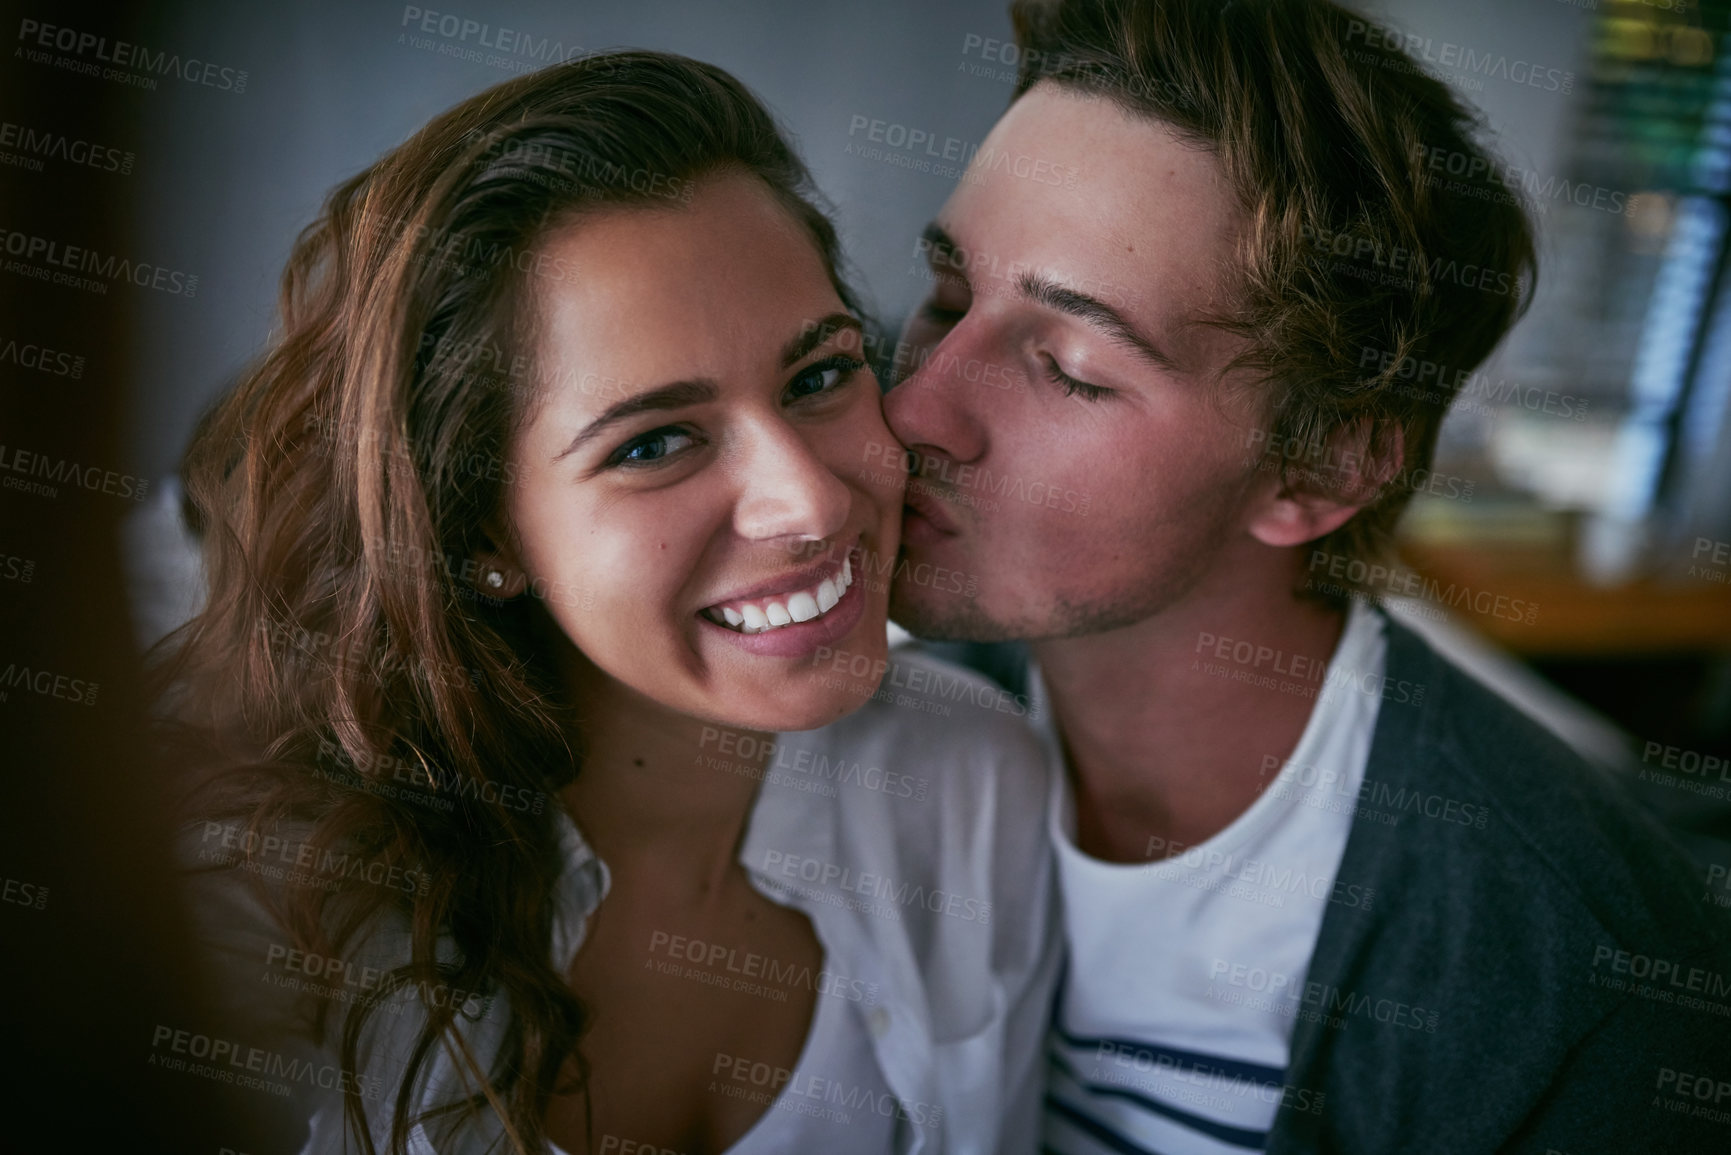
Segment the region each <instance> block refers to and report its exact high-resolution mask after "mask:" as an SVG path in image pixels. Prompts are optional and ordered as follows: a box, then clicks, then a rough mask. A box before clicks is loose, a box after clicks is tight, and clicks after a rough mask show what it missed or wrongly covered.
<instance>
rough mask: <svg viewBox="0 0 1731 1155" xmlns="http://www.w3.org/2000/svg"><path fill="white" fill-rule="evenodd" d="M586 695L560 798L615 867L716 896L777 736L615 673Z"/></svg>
mask: <svg viewBox="0 0 1731 1155" xmlns="http://www.w3.org/2000/svg"><path fill="white" fill-rule="evenodd" d="M584 681H585V682H586V683H588V684H586V685H585V686H584V687H583V689H582V690H581V691H580V692H579V693H578V696H577V701H578V702H579V703H580V706H579V710H580V717H579V720H578V723H577V726H578V730H579V733H578V734H576V735H575V738H576V746H577V749H578V750H579V751H580V752H581V759H582V764H581V768H580V769H579V771H578V774H577V777H576V779H575V780H574V781H572V782H571V783H570V785H568V786H566V787H565V788H564V789H563V790H562V791H561V792H560V796H561V798H562V799H563V801H564V803H565V805H566V807H567V808H568V809H569V810H570V812H571V815H572V817H573V818H574V819H575V820H576V822H577V825H578V828H579V829H580V830H582V832H583V836H584V837H585V838H586V839H587V840H588V841H589V844H590V845H591V846H592V847H594V849H595V852H596V854H598V855H599V856H600V857H601V859H602V860H603V861H605V862H606V863H607V864H608V867H609V868H610V869H611V870H613V871H615V872H618V871H620V870H625V871H635V870H652V871H654V872H655V873H656V874H657V875H661V876H663V877H665V878H666V879H667V880H668V881H669V882H670V883H673V884H674V885H676V886H679V887H680V888H681V889H683V888H684V887H685V886H690V887H692V888H694V890H693V893H694V894H695V893H710V894H713V893H716V892H717V891H718V890H719V888H720V883H721V880H722V879H723V878H724V877H725V876H726V875H727V874H728V872H729V871H730V870H731V869H732V868H733V866H734V863H735V862H736V860H737V856H738V852H739V843H740V840H741V838H742V837H743V835H744V832H745V826H746V822H747V820H748V818H749V817H750V814H751V808H752V804H753V802H754V801H755V800H756V797H757V790H758V785H759V783H760V782H761V781H762V779H763V776H764V773H765V768H766V767H767V766H768V764H769V757H770V752H771V751H772V749H773V746H774V741H775V738H774V735H772V734H766V733H763V732H760V731H754V730H737V729H733V728H731V727H723V726H716V725H713V724H711V723H707V722H703V721H701V720H699V719H697V718H693V717H690V716H689V715H685V714H680V713H676V712H674V711H672V710H668V709H666V708H665V707H663V706H661V705H659V704H658V703H656V702H654V701H651V700H650V699H648V698H646V697H644V696H643V695H641V694H639V693H637V692H636V691H634V690H632V689H630V688H629V687H626V686H624V685H622V684H620V683H618V682H616V681H613V680H612V679H611V678H606V677H605V676H602V677H600V678H596V679H593V680H591V679H584Z"/></svg>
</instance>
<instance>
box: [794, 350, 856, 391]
mask: <svg viewBox="0 0 1731 1155" xmlns="http://www.w3.org/2000/svg"><path fill="white" fill-rule="evenodd" d="M864 368H865V362H864V361H861V360H860V359H859V358H857V357H849V356H846V355H845V354H837V355H836V356H834V357H829V358H826V359H825V360H822V361H819V362H817V363H816V364H815V365H808V366H806V367H805V369H804V370H803V371H802V372H801V373H800V375H799V376H798V377H795V378H794V379H793V380H792V381H789V382H788V384H787V396H788V400H790V401H798V400H799V399H800V398H802V397H815V396H817V395H818V394H819V393H828V392H829V391H830V390H832V389H835V388H837V387H838V386H840V385H844V384H846V383H847V381H848V380H849V378H851V377H852V376H853V375H854V374H855V373H857V372H859V371H860V370H861V369H864Z"/></svg>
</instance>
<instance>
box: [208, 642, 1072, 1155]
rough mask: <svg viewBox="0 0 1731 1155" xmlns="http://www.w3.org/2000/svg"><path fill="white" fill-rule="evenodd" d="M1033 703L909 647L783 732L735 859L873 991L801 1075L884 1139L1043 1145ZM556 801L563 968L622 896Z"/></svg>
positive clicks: (837, 966)
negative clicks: (828, 1069) (833, 1050)
mask: <svg viewBox="0 0 1731 1155" xmlns="http://www.w3.org/2000/svg"><path fill="white" fill-rule="evenodd" d="M1025 703H1026V699H1016V698H1012V697H1011V696H1010V695H1009V694H1007V693H1005V692H1003V691H1001V690H999V689H998V688H997V687H996V686H994V685H992V684H991V683H989V682H987V681H986V680H985V679H983V678H980V677H979V676H977V675H975V674H972V673H969V672H966V671H963V670H961V669H959V668H956V667H952V666H948V665H946V664H943V663H940V662H937V661H935V660H933V659H931V658H928V657H925V656H922V655H918V654H914V653H911V652H908V651H897V652H896V653H895V655H894V656H893V657H892V661H891V663H890V667H889V669H888V671H887V672H886V674H885V676H884V680H883V682H882V684H881V686H880V688H879V690H878V692H877V694H876V695H875V696H874V699H873V700H872V701H870V702H868V703H867V704H866V706H865V707H863V708H862V709H860V710H859V711H857V712H856V713H854V714H852V715H850V716H849V717H847V718H844V719H842V720H840V721H838V722H835V723H833V724H831V725H829V726H826V727H824V728H822V729H820V730H814V731H808V732H803V733H790V734H784V735H781V736H780V737H779V738H778V740H777V743H776V747H775V752H774V755H773V757H772V758H771V760H770V763H769V765H768V767H767V769H766V770H765V771H764V772H762V778H763V783H762V786H761V788H760V790H759V793H758V797H757V800H756V803H755V805H754V807H753V810H752V814H751V818H750V822H749V826H748V829H747V832H746V837H745V839H744V840H743V842H742V845H741V851H740V862H741V864H742V865H743V866H744V867H745V868H746V870H747V873H748V876H749V878H750V880H751V883H752V885H753V886H754V887H756V888H757V889H758V890H759V891H760V892H762V893H763V894H764V895H766V896H767V897H769V898H771V899H772V900H774V901H777V902H781V903H784V904H785V905H788V906H790V907H792V908H794V909H797V910H800V911H802V912H803V913H805V914H806V915H807V916H808V917H809V918H810V919H811V921H812V923H813V926H814V929H815V930H816V932H817V936H818V938H819V940H820V942H821V943H822V944H823V947H824V950H825V970H826V972H829V973H830V974H832V975H836V976H842V977H843V978H845V981H846V982H847V983H848V984H849V991H850V992H859V993H861V997H860V998H859V999H852V998H851V997H850V998H848V999H847V1000H846V1001H848V1002H850V1004H851V1003H857V1004H858V1005H850V1006H849V1007H848V1008H847V1009H848V1010H849V1011H851V1012H852V1013H851V1014H850V1015H848V1016H846V1017H844V1018H843V1019H841V1020H840V1021H838V1022H832V1023H830V1024H828V1028H826V1029H829V1028H833V1029H835V1030H838V1031H840V1032H843V1033H844V1034H843V1036H842V1041H841V1044H840V1045H839V1047H838V1048H837V1052H838V1053H844V1054H852V1055H853V1056H854V1058H853V1059H850V1060H848V1062H849V1063H851V1064H853V1065H854V1067H855V1071H854V1073H853V1074H852V1075H849V1076H847V1077H845V1078H842V1079H837V1080H835V1083H836V1084H837V1085H836V1086H835V1087H833V1088H832V1087H830V1086H828V1085H825V1084H819V1083H815V1082H814V1081H813V1080H811V1079H807V1080H806V1082H805V1083H804V1088H805V1089H804V1090H803V1091H801V1090H800V1088H799V1087H798V1086H795V1087H794V1088H793V1093H803V1094H805V1095H806V1096H807V1097H810V1098H812V1099H813V1100H814V1101H815V1102H817V1103H818V1104H820V1105H828V1106H831V1107H834V1106H836V1102H837V1098H836V1097H837V1096H839V1097H841V1098H843V1099H845V1100H846V1105H847V1109H848V1110H850V1111H852V1112H856V1113H857V1112H859V1111H863V1110H868V1109H869V1110H871V1111H873V1112H875V1113H876V1114H878V1115H879V1116H881V1117H883V1118H884V1119H887V1120H889V1121H890V1123H891V1124H892V1127H891V1128H890V1130H891V1132H892V1142H891V1145H890V1146H888V1147H886V1148H884V1150H886V1151H888V1150H893V1151H896V1152H903V1153H909V1155H912V1153H920V1155H930V1153H936V1152H946V1153H949V1152H954V1153H977V1155H998V1153H1001V1152H1009V1153H1020V1152H1030V1153H1031V1152H1033V1151H1035V1150H1036V1149H1037V1147H1038V1139H1039V1111H1040V1099H1041V1093H1042V1089H1043V1086H1044V1077H1045V1075H1044V1059H1043V1056H1042V1044H1043V1040H1044V1037H1045V1029H1046V1019H1047V1013H1048V1010H1049V1005H1050V998H1051V992H1052V987H1053V983H1054V982H1055V981H1056V977H1057V970H1058V962H1059V958H1060V953H1061V940H1060V939H1059V937H1058V935H1057V927H1056V925H1055V921H1054V919H1055V916H1056V910H1055V906H1054V904H1055V901H1056V895H1055V886H1054V883H1053V879H1052V867H1051V859H1050V847H1049V845H1048V843H1047V841H1046V831H1045V807H1046V802H1047V797H1048V769H1047V766H1046V763H1045V759H1044V755H1043V753H1042V751H1041V749H1040V746H1039V743H1038V739H1037V738H1036V737H1035V735H1034V734H1033V732H1032V731H1031V730H1030V729H1029V728H1028V727H1027V726H1026V725H1024V724H1023V722H1022V718H1023V717H1024V716H1025V714H1026V707H1025ZM701 756H704V755H702V754H700V757H701ZM715 757H716V759H717V760H718V761H717V762H716V763H715V765H716V766H717V768H718V772H723V771H727V770H728V766H727V765H726V760H727V759H728V758H729V757H730V755H729V754H728V753H727V752H725V751H724V750H722V748H721V743H720V742H719V741H718V742H717V744H716V747H715ZM734 757H736V755H735V756H734ZM734 765H735V767H736V769H734V770H732V771H731V772H744V773H752V771H751V770H750V769H748V768H747V767H748V766H750V765H755V763H754V762H750V761H749V760H747V759H743V758H740V759H737V761H736V762H735V763H734ZM753 776H757V775H756V774H753ZM555 817H556V822H557V824H558V829H559V837H560V847H561V854H562V857H563V859H564V863H565V865H564V869H563V872H562V874H561V876H560V878H559V881H558V883H557V886H556V891H555V893H554V895H553V896H552V901H553V902H554V903H555V904H556V910H555V914H554V919H553V942H552V962H553V964H554V966H555V967H556V968H558V969H559V970H560V971H561V972H563V971H564V970H566V969H567V967H568V965H569V963H570V961H571V959H572V957H573V956H574V955H575V954H576V951H577V950H578V948H579V947H580V946H581V945H582V942H583V935H584V931H585V926H586V923H587V920H588V918H589V915H590V914H592V913H593V912H594V911H595V910H596V908H597V907H598V906H599V905H600V903H601V902H602V900H603V899H604V898H605V896H606V894H607V889H608V874H607V868H606V865H605V864H604V863H603V862H601V860H600V859H598V858H597V857H596V856H595V854H594V853H593V851H592V850H591V849H590V848H589V845H588V843H587V842H586V841H584V839H583V836H582V834H581V832H580V831H579V830H578V828H577V826H576V824H575V823H574V822H573V821H571V819H570V818H569V816H568V815H566V814H565V813H564V811H563V809H562V808H561V809H560V810H559V812H558V813H557V815H556V816H555ZM227 917H230V918H232V917H234V915H233V912H232V910H231V911H230V913H229V915H228V916H227ZM274 933H275V934H276V938H277V941H280V940H281V937H282V936H281V933H280V932H274ZM405 934H406V932H405V930H404V929H403V928H401V927H398V928H396V929H395V930H393V931H390V932H380V933H378V934H376V935H375V936H373V937H372V938H371V939H369V943H368V949H367V953H368V955H370V956H372V957H376V958H379V959H381V960H383V959H386V958H395V959H396V960H397V962H398V963H400V961H402V960H403V959H406V957H407V953H406V949H405V947H404V943H405V942H406V937H405ZM213 937H216V938H218V939H219V940H220V939H223V938H225V937H226V938H227V939H228V949H229V950H230V952H231V954H237V955H238V956H239V959H238V960H237V961H239V962H240V963H241V964H242V965H240V966H238V967H237V971H236V973H237V977H238V978H239V981H240V982H241V983H242V984H243V985H244V984H245V983H246V981H247V979H248V978H249V977H250V978H251V979H252V982H253V983H254V984H255V985H254V986H253V987H252V989H253V990H254V991H257V990H258V987H257V985H256V984H257V981H258V980H257V970H258V965H257V964H258V963H259V962H261V961H263V960H262V959H260V958H257V957H247V955H248V953H249V951H250V952H251V953H253V954H256V952H257V951H258V949H259V947H258V945H257V942H256V941H255V942H254V943H253V944H252V945H251V946H250V947H248V946H245V945H242V944H241V943H240V942H239V940H238V939H237V938H236V937H235V936H234V935H225V933H224V928H223V927H217V928H216V929H215V930H214V932H213ZM249 964H250V967H251V974H250V975H249V974H248V973H247V965H249ZM393 965H395V964H393ZM866 993H869V996H870V1000H871V1001H870V1005H866V998H865V994H866ZM400 997H401V998H402V1000H403V1002H404V1005H403V1006H401V1007H398V1008H395V1010H394V1011H393V1010H392V1009H391V1008H381V1009H380V1010H378V1011H375V1012H374V1014H373V1015H372V1016H371V1018H370V1019H369V1021H368V1036H369V1037H368V1039H367V1040H366V1042H367V1046H366V1047H365V1048H364V1049H363V1059H362V1065H363V1077H364V1078H366V1079H376V1080H378V1085H380V1086H382V1088H383V1090H384V1093H383V1094H382V1096H380V1097H378V1098H376V1099H370V1100H368V1101H367V1109H368V1115H369V1125H370V1127H371V1129H372V1131H373V1134H374V1136H375V1140H376V1141H382V1140H383V1139H384V1138H385V1137H386V1136H388V1134H389V1116H388V1111H389V1108H390V1105H391V1102H392V1100H393V1097H394V1094H395V1088H396V1083H397V1078H396V1075H397V1073H398V1072H400V1070H401V1066H400V1062H401V1057H402V1056H404V1055H406V1054H407V1053H408V1051H409V1049H410V1048H411V1047H412V1045H413V1040H414V1039H415V1037H416V1034H417V1032H418V1030H419V1027H420V1021H421V1020H420V1018H419V1014H418V1011H419V1007H418V1003H416V1002H415V997H416V996H415V995H414V993H413V992H412V991H411V992H407V993H404V994H402V995H401V996H400ZM821 1001H825V1000H824V999H821V998H820V1002H821ZM476 1009H477V1011H478V1018H477V1019H475V1020H474V1021H467V1020H462V1019H460V1020H459V1022H461V1023H463V1028H464V1037H465V1039H466V1040H467V1042H468V1044H469V1046H470V1048H471V1049H472V1050H473V1051H474V1053H475V1054H476V1056H477V1058H478V1059H479V1060H480V1061H481V1063H482V1064H483V1065H486V1064H488V1063H490V1061H491V1057H492V1055H493V1053H494V1051H495V1050H496V1048H497V1046H498V1042H499V1039H500V1038H501V1037H502V1034H503V1032H504V1030H505V1028H506V1026H507V1025H508V1023H509V1008H508V1006H507V1005H506V1002H505V1000H503V999H492V1000H490V1001H485V1002H484V1003H480V1002H478V1003H477V1004H476ZM814 1022H815V1016H814ZM861 1027H863V1029H864V1031H865V1033H866V1034H867V1035H868V1036H869V1056H870V1058H871V1060H872V1061H873V1062H874V1063H875V1068H876V1069H875V1071H874V1070H871V1069H869V1068H864V1067H861V1065H860V1063H859V1060H858V1056H859V1055H860V1054H862V1053H864V1052H861V1051H860V1050H859V1049H858V1048H850V1047H849V1046H848V1045H847V1040H846V1036H845V1032H849V1031H857V1030H858V1029H860V1028H861ZM430 1066H431V1071H430V1075H429V1076H428V1078H427V1079H426V1080H425V1082H424V1085H423V1086H422V1087H420V1088H418V1089H417V1093H416V1095H415V1103H416V1104H417V1107H418V1108H419V1109H420V1110H424V1109H426V1108H428V1107H431V1106H433V1105H435V1104H439V1103H443V1102H449V1101H452V1100H453V1099H456V1098H460V1097H462V1093H461V1092H459V1090H458V1088H459V1087H461V1085H462V1080H461V1078H460V1077H459V1075H458V1072H457V1070H456V1068H455V1067H454V1066H453V1063H452V1059H451V1056H450V1055H449V1053H448V1048H446V1049H442V1050H441V1052H440V1053H439V1054H438V1055H437V1057H436V1058H435V1059H434V1060H433V1061H432V1062H431V1064H430ZM878 1080H881V1083H880V1082H879V1081H878ZM878 1086H881V1087H883V1088H887V1091H888V1092H889V1094H888V1095H884V1094H881V1093H877V1092H875V1091H874V1089H873V1088H874V1087H878ZM814 1087H815V1091H814V1090H813V1088H814ZM784 1093H786V1089H784ZM779 1109H781V1107H780V1106H777V1105H772V1106H771V1107H769V1108H768V1110H769V1111H771V1112H774V1111H776V1110H779ZM417 1113H418V1111H417ZM874 1125H875V1122H874ZM311 1127H312V1130H311V1134H310V1136H309V1138H308V1141H307V1144H306V1146H305V1149H304V1150H305V1152H307V1153H308V1155H325V1153H327V1152H336V1151H341V1150H342V1149H343V1145H342V1139H343V1135H342V1128H343V1120H342V1110H341V1103H340V1101H339V1100H338V1099H337V1097H336V1096H334V1095H332V1096H327V1097H325V1098H324V1099H323V1101H322V1102H318V1103H316V1104H315V1105H314V1107H313V1109H312V1119H311ZM499 1137H500V1127H499V1124H498V1121H497V1119H496V1118H495V1117H494V1116H492V1115H491V1114H490V1113H488V1114H486V1115H484V1116H483V1117H481V1118H480V1119H477V1120H475V1121H473V1122H471V1123H469V1124H466V1125H465V1126H464V1128H463V1129H461V1130H460V1131H458V1132H457V1133H456V1134H453V1135H448V1136H447V1135H445V1134H443V1133H441V1134H439V1135H438V1136H437V1137H436V1140H437V1141H436V1142H435V1141H434V1139H435V1137H434V1136H429V1135H428V1134H427V1132H426V1130H424V1129H422V1128H417V1129H416V1131H415V1133H414V1139H415V1143H416V1145H412V1149H414V1150H417V1151H418V1152H432V1151H437V1152H439V1155H449V1153H452V1152H471V1151H473V1152H479V1151H482V1150H483V1149H485V1148H486V1147H487V1145H488V1144H489V1143H490V1142H491V1141H493V1140H495V1139H497V1138H499ZM749 1137H750V1136H749V1133H748V1136H747V1138H749ZM502 1149H506V1148H503V1147H500V1148H495V1150H502Z"/></svg>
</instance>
